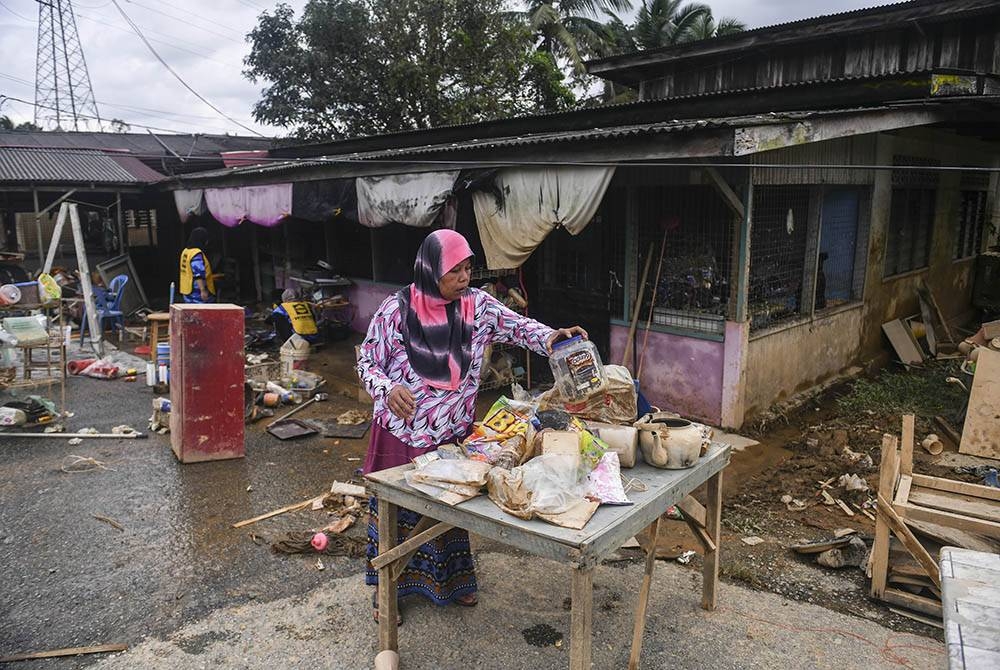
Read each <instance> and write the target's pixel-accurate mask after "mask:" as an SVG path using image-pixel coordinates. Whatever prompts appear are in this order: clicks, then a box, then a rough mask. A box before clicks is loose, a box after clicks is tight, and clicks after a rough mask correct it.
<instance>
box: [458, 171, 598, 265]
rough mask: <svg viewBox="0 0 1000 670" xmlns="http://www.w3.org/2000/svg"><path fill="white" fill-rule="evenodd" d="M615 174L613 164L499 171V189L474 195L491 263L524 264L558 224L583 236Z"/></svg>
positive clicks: (477, 215) (489, 262)
mask: <svg viewBox="0 0 1000 670" xmlns="http://www.w3.org/2000/svg"><path fill="white" fill-rule="evenodd" d="M614 173H615V169H614V168H613V167H552V168H505V169H502V170H499V171H498V172H497V175H496V177H495V185H496V189H495V190H493V191H490V192H486V191H477V192H475V193H473V194H472V203H473V206H474V208H475V211H476V225H477V227H478V228H479V237H480V240H481V241H482V243H483V251H484V252H485V254H486V266H487V267H488V268H489V269H491V270H498V269H503V268H516V267H520V266H521V265H522V264H523V263H524V262H525V261H526V260H527V259H528V256H530V255H531V252H532V251H534V250H535V249H536V248H537V247H538V245H539V244H541V243H542V241H543V240H544V239H545V237H546V236H547V235H548V234H549V233H550V232H552V231H553V230H555V229H556V228H557V227H559V226H562V227H563V228H565V229H566V230H568V231H569V232H570V234H572V235H578V234H579V233H580V231H582V230H583V229H584V228H586V227H587V224H588V223H590V220H591V219H593V218H594V213H595V212H596V211H597V207H598V205H600V204H601V199H602V198H603V197H604V192H605V191H606V190H607V188H608V184H609V183H610V182H611V177H613V176H614Z"/></svg>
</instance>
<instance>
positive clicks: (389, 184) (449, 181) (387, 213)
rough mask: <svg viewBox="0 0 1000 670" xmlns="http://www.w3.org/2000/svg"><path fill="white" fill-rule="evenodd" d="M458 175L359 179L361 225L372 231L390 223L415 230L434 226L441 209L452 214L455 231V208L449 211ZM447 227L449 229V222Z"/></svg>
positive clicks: (440, 174)
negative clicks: (449, 203)
mask: <svg viewBox="0 0 1000 670" xmlns="http://www.w3.org/2000/svg"><path fill="white" fill-rule="evenodd" d="M457 178H458V171H457V170H456V171H451V172H421V173H416V174H398V175H387V176H382V177H359V178H358V179H357V192H358V221H360V222H361V224H362V225H365V226H368V227H369V228H381V227H382V226H385V225H388V224H390V223H401V224H403V225H406V226H414V227H416V228H427V227H429V226H431V225H433V223H434V221H435V220H436V219H437V217H438V214H439V213H440V212H441V211H442V209H445V210H446V215H445V218H446V219H448V218H449V214H448V213H447V211H448V210H449V209H450V210H451V215H450V218H451V219H452V224H451V227H454V211H453V210H454V208H446V207H445V205H446V204H447V202H448V200H449V198H450V197H451V193H452V190H453V189H454V187H455V179H457ZM445 225H446V226H447V225H448V222H447V220H446V221H445Z"/></svg>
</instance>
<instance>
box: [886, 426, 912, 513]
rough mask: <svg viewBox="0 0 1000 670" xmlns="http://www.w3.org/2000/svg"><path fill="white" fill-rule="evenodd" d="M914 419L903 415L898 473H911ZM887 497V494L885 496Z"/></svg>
mask: <svg viewBox="0 0 1000 670" xmlns="http://www.w3.org/2000/svg"><path fill="white" fill-rule="evenodd" d="M913 434H914V420H913V415H912V414H904V415H903V436H902V439H901V440H900V445H899V474H901V475H912V474H913V441H914V437H913ZM887 497H888V496H887Z"/></svg>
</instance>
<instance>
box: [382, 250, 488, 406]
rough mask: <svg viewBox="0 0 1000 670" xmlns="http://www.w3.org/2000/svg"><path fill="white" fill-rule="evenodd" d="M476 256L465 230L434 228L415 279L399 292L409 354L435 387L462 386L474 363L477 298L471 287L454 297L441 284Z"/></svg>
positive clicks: (420, 253)
mask: <svg viewBox="0 0 1000 670" xmlns="http://www.w3.org/2000/svg"><path fill="white" fill-rule="evenodd" d="M472 255H473V254H472V249H471V248H470V247H469V243H468V242H467V241H466V239H465V238H464V237H462V236H461V235H460V234H458V233H456V232H455V231H453V230H436V231H434V232H433V233H431V234H430V235H428V236H427V238H426V239H425V240H424V242H423V244H421V245H420V249H419V250H418V251H417V259H416V261H414V263H413V283H412V284H410V285H409V286H407V287H405V288H403V289H402V290H400V291H399V293H398V294H397V297H398V299H399V313H400V315H401V316H402V323H401V330H402V334H403V345H404V346H405V347H406V357H407V359H408V360H409V362H410V366H411V367H412V368H413V371H414V372H416V373H417V374H418V375H419V376H420V378H421V379H423V380H424V382H425V383H426V384H427V385H428V386H431V387H433V388H437V389H445V390H449V391H454V390H456V389H457V388H458V387H459V385H460V384H461V382H462V380H463V379H465V376H466V375H467V374H468V372H469V365H470V364H471V363H472V326H473V319H474V317H475V312H476V299H475V297H473V295H472V294H471V293H470V292H469V291H466V292H465V293H464V294H463V295H462V297H461V298H459V299H458V300H452V301H448V300H445V299H444V298H443V297H442V296H441V291H440V290H439V289H438V281H440V279H441V277H443V276H444V275H445V274H446V273H447V272H448V271H449V270H451V269H452V268H453V267H455V266H456V265H458V264H459V263H461V262H462V261H464V260H465V259H467V258H470V257H471V256H472Z"/></svg>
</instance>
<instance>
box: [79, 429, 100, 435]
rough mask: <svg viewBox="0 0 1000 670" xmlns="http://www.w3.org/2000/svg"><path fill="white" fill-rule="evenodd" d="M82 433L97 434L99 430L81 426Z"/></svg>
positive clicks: (80, 431)
mask: <svg viewBox="0 0 1000 670" xmlns="http://www.w3.org/2000/svg"><path fill="white" fill-rule="evenodd" d="M77 432H79V433H80V434H81V435H97V433H98V431H97V429H96V428H81V429H80V430H79V431H77Z"/></svg>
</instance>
